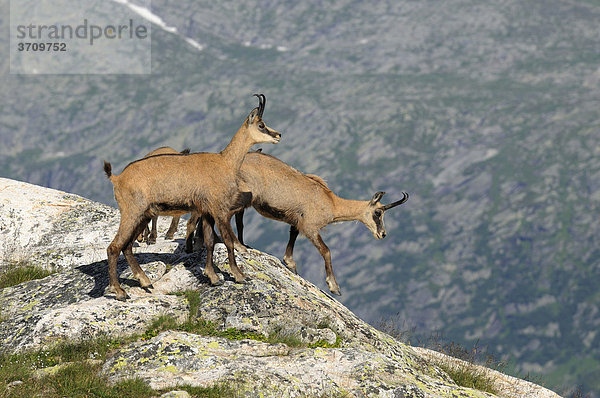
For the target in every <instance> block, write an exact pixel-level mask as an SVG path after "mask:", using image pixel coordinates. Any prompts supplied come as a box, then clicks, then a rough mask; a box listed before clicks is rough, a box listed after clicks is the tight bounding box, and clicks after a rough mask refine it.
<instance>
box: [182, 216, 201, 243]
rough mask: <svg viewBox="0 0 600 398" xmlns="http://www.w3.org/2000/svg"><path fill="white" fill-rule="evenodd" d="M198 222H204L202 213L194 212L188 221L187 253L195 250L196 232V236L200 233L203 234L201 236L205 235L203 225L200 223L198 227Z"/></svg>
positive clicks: (186, 235) (186, 234)
mask: <svg viewBox="0 0 600 398" xmlns="http://www.w3.org/2000/svg"><path fill="white" fill-rule="evenodd" d="M198 222H202V221H201V217H200V215H199V214H198V213H196V212H192V215H191V216H190V219H189V220H188V222H187V228H186V229H187V231H186V233H185V252H186V253H192V252H193V251H194V232H196V236H198V235H199V234H201V235H200V236H203V234H204V231H203V229H202V228H203V227H202V225H200V228H197V224H198Z"/></svg>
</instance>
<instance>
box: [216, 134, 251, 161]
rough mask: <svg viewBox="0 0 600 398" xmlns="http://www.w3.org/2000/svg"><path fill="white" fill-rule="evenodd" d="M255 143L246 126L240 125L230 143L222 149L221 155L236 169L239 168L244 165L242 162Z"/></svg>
mask: <svg viewBox="0 0 600 398" xmlns="http://www.w3.org/2000/svg"><path fill="white" fill-rule="evenodd" d="M252 145H254V142H252V140H251V139H250V137H249V136H248V134H247V132H246V126H245V125H244V126H242V127H240V129H239V130H238V131H237V133H235V135H234V136H233V138H232V139H231V141H230V142H229V144H227V146H226V147H225V149H223V150H222V151H221V155H223V158H224V159H225V161H227V162H228V163H229V164H230V165H231V167H232V168H233V169H234V170H239V169H240V167H242V162H243V161H244V157H245V156H246V153H248V150H249V149H250V148H251V147H252Z"/></svg>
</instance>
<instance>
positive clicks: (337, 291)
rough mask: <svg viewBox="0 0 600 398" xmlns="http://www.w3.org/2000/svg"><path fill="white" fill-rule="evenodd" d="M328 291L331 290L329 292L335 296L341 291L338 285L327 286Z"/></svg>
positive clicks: (339, 294)
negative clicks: (333, 286)
mask: <svg viewBox="0 0 600 398" xmlns="http://www.w3.org/2000/svg"><path fill="white" fill-rule="evenodd" d="M329 291H330V292H331V294H335V295H336V296H341V295H342V292H341V291H340V288H339V287H335V288H333V289H332V288H329Z"/></svg>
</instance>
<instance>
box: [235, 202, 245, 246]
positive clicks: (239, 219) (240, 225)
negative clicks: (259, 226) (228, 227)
mask: <svg viewBox="0 0 600 398" xmlns="http://www.w3.org/2000/svg"><path fill="white" fill-rule="evenodd" d="M235 227H236V228H237V238H238V241H239V242H240V243H241V244H242V245H243V244H244V209H242V210H240V211H238V212H237V213H235Z"/></svg>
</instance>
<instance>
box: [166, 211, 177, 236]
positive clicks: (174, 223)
mask: <svg viewBox="0 0 600 398" xmlns="http://www.w3.org/2000/svg"><path fill="white" fill-rule="evenodd" d="M179 218H180V217H179V216H175V217H173V218H172V219H171V225H170V226H169V230H168V231H167V235H166V236H165V239H173V237H174V236H175V232H177V227H178V226H179Z"/></svg>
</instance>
